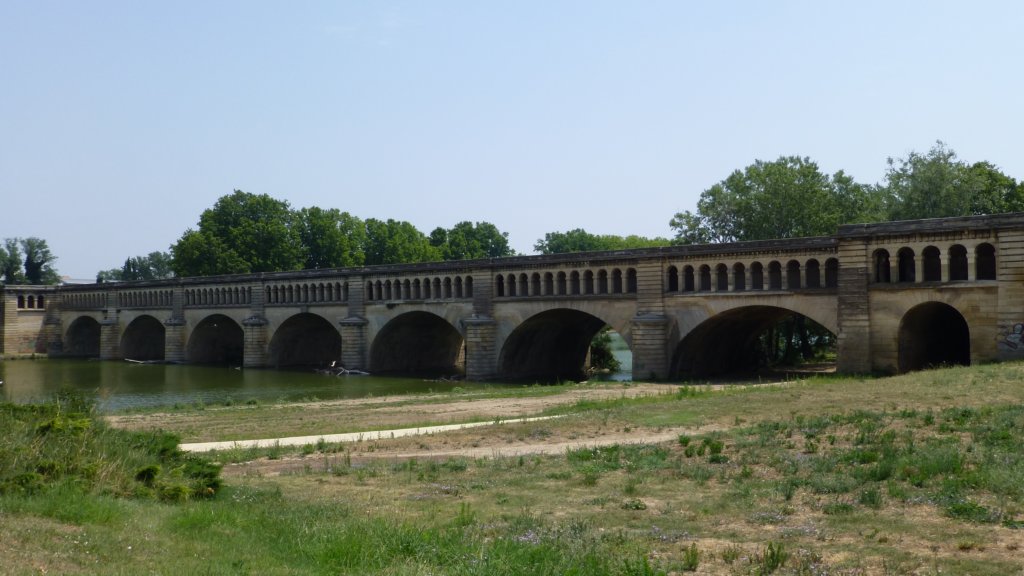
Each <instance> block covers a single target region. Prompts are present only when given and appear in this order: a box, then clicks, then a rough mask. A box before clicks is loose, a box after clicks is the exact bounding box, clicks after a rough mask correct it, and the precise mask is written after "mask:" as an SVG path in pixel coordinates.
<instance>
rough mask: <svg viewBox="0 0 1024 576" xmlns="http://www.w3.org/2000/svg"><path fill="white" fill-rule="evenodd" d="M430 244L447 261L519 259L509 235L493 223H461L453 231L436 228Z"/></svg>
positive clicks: (432, 233) (431, 235) (431, 234)
mask: <svg viewBox="0 0 1024 576" xmlns="http://www.w3.org/2000/svg"><path fill="white" fill-rule="evenodd" d="M430 244H431V245H432V246H434V247H435V248H437V249H438V250H439V251H440V253H441V258H442V259H443V260H472V259H475V258H503V257H505V256H515V250H513V249H512V248H511V247H509V245H508V232H501V231H499V230H498V228H497V226H495V225H494V224H491V223H490V222H477V223H476V224H474V223H472V222H468V221H466V222H459V223H458V224H456V225H455V226H453V227H452V228H451V229H450V230H446V229H444V228H440V227H438V228H435V229H434V231H433V232H431V233H430Z"/></svg>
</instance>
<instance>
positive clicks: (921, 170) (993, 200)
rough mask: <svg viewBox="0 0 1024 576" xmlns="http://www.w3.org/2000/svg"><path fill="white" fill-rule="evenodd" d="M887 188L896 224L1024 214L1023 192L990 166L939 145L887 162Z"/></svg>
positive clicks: (891, 213) (885, 188)
mask: <svg viewBox="0 0 1024 576" xmlns="http://www.w3.org/2000/svg"><path fill="white" fill-rule="evenodd" d="M888 164H889V169H888V171H887V172H886V175H885V184H884V185H883V187H884V190H885V193H886V196H887V200H888V204H889V217H890V219H892V220H915V219H920V218H942V217H948V216H969V215H974V214H995V213H999V212H1011V211H1016V210H1022V209H1024V187H1022V186H1021V185H1020V184H1018V183H1017V181H1016V180H1014V179H1013V178H1011V177H1009V176H1007V175H1005V174H1003V173H1002V172H1000V171H999V170H998V169H997V168H996V167H995V166H994V165H992V164H990V163H988V162H978V163H975V164H973V165H970V164H967V163H966V162H963V161H962V160H959V159H958V158H957V155H956V152H955V151H953V150H952V149H951V148H948V147H947V146H946V145H945V143H943V142H941V141H939V142H936V143H935V145H934V146H932V148H931V149H930V150H929V151H928V152H927V153H925V154H919V153H917V152H911V153H910V154H908V155H907V157H906V158H900V159H893V158H889V159H888Z"/></svg>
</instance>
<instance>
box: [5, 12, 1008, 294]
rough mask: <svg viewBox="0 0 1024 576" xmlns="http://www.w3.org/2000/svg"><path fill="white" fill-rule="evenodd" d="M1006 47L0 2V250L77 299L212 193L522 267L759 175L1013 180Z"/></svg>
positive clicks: (851, 23) (648, 226)
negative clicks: (538, 250)
mask: <svg viewBox="0 0 1024 576" xmlns="http://www.w3.org/2000/svg"><path fill="white" fill-rule="evenodd" d="M1022 38H1024V3H1021V2H1017V1H1005V2H996V1H986V0H974V1H971V2H947V1H942V0H935V1H905V2H900V1H894V0H887V1H883V2H879V1H874V0H862V1H858V2H838V1H828V0H813V1H787V0H773V1H772V2H764V1H739V0H736V1H724V0H723V1H716V2H710V1H708V2H697V1H692V2H686V1H682V0H679V1H664V2H662V1H656V0H655V1H644V0H640V1H625V0H623V1H619V2H606V1H600V0H587V1H578V2H576V1H561V0H537V1H534V0H517V1H515V2H479V1H470V0H466V1H446V0H431V1H423V0H420V1H409V2H400V1H389V0H381V1H377V2H369V1H356V0H352V1H320V0H306V1H303V2H280V1H278V2H267V1H259V0H246V1H237V2H235V1H213V0H204V1H192V0H179V1H175V2H138V1H136V0H130V1H124V2H115V1H108V0H94V1H90V2H80V1H78V0H66V1H52V0H0V239H3V238H11V237H28V236H36V237H40V238H43V239H45V240H46V241H47V243H48V245H49V247H50V249H51V250H52V252H53V253H54V254H55V255H56V256H57V258H58V259H57V261H56V262H55V267H56V268H57V270H58V272H59V273H60V274H62V275H65V276H69V277H72V278H81V279H89V278H95V276H96V273H97V272H98V271H100V270H106V269H110V268H118V267H120V266H121V264H122V263H123V262H124V260H125V259H126V258H128V257H131V256H137V255H144V254H148V253H150V252H153V251H166V250H168V249H169V247H170V245H171V244H173V243H174V242H175V241H177V239H178V238H180V237H181V235H182V234H183V233H184V232H185V231H186V230H187V229H189V228H195V227H196V225H197V223H198V220H199V215H200V214H201V213H202V211H203V210H206V209H208V208H210V207H212V206H213V205H214V203H215V202H216V201H217V199H218V198H220V197H222V196H224V195H227V194H230V193H232V191H234V190H236V189H237V190H244V191H246V192H251V193H255V194H268V195H270V196H272V197H274V198H277V199H281V200H286V201H288V203H289V204H290V205H291V206H292V207H293V208H303V207H308V206H319V207H322V208H338V209H340V210H343V211H347V212H349V213H351V214H353V215H355V216H358V217H360V218H363V219H366V218H379V219H388V218H394V219H396V220H407V221H409V222H411V223H412V224H414V225H415V226H416V227H417V228H419V229H420V230H421V231H423V232H424V233H427V234H429V232H430V231H431V230H433V229H434V228H436V227H438V226H442V227H446V228H449V227H451V226H453V225H454V224H456V223H458V222H461V221H466V220H468V221H473V222H482V221H486V222H490V223H493V224H495V225H496V226H497V227H498V228H499V229H500V230H502V231H504V232H507V233H508V234H509V240H510V242H511V245H512V247H513V248H514V249H515V250H517V251H518V252H520V253H523V254H530V253H533V252H534V250H533V246H534V244H535V243H536V242H537V241H538V240H539V239H541V238H543V237H544V235H545V234H546V233H548V232H564V231H568V230H572V229H575V228H583V229H585V230H587V231H589V232H592V233H595V234H617V235H630V234H638V235H642V236H663V237H671V236H672V235H673V231H672V229H671V228H670V227H669V221H670V220H671V218H672V216H673V215H674V214H675V213H677V212H680V211H683V210H695V208H696V203H697V200H698V199H699V198H700V194H701V192H703V191H704V190H706V189H708V188H709V187H711V186H712V185H714V184H715V183H717V182H720V181H721V180H723V179H725V178H726V177H727V176H728V175H729V174H730V173H731V172H733V171H734V170H737V169H742V168H744V167H746V166H748V165H750V164H752V163H753V162H754V161H756V160H775V159H777V158H779V157H781V156H789V155H798V156H806V157H809V158H810V159H811V160H813V161H815V162H817V163H818V165H819V167H820V168H821V170H822V171H824V172H826V173H829V174H831V173H834V172H836V171H838V170H844V171H845V172H846V173H847V174H850V175H852V176H853V177H854V178H855V179H856V180H858V181H860V182H864V183H877V182H880V181H882V180H883V179H884V177H885V172H886V168H887V164H886V160H887V158H895V159H897V160H898V159H899V158H904V157H906V156H907V154H909V153H910V152H912V151H916V152H921V153H923V152H926V151H927V150H928V149H930V148H931V147H932V146H933V145H934V144H935V142H936V141H937V140H941V141H943V142H945V143H946V144H947V145H948V146H949V147H950V148H952V149H953V150H955V151H956V152H957V154H958V156H959V158H960V159H962V160H964V161H967V162H976V161H989V162H992V163H993V164H995V165H996V166H998V167H999V168H1000V169H1001V170H1002V171H1003V172H1005V173H1006V174H1008V175H1010V176H1012V177H1014V178H1016V179H1018V180H1020V179H1024V151H1022V146H1021V142H1022V136H1024V104H1022V103H1024V75H1022V70H1024V41H1022V40H1021V39H1022Z"/></svg>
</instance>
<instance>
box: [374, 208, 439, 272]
mask: <svg viewBox="0 0 1024 576" xmlns="http://www.w3.org/2000/svg"><path fill="white" fill-rule="evenodd" d="M365 224H366V243H365V244H364V247H363V253H364V254H365V258H366V260H365V263H366V264H367V265H370V266H372V265H374V264H406V263H415V262H434V261H437V260H440V259H441V251H440V250H438V249H437V248H436V247H434V246H432V245H431V244H430V239H429V238H427V237H426V235H424V234H423V233H422V232H420V231H419V230H417V229H416V227H415V226H413V225H412V224H410V223H408V222H404V221H402V222H400V221H398V220H392V219H390V218H389V219H388V220H387V222H384V221H381V220H377V219H376V218H370V219H369V220H366V223H365Z"/></svg>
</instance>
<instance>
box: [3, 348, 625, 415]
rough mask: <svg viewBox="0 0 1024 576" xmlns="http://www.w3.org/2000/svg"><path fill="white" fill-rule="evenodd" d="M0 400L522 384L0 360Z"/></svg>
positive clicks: (140, 400) (121, 399) (197, 400)
mask: <svg viewBox="0 0 1024 576" xmlns="http://www.w3.org/2000/svg"><path fill="white" fill-rule="evenodd" d="M613 352H614V353H615V354H616V356H617V357H618V358H619V359H620V361H621V362H622V363H623V369H622V371H621V372H619V373H616V374H606V375H602V376H601V377H600V379H604V380H628V379H629V370H630V367H631V360H632V356H631V354H630V352H629V349H628V348H626V349H625V350H622V349H616V350H614V351H613ZM0 382H3V385H2V386H0V400H3V401H7V402H15V403H19V404H21V403H29V402H40V401H46V400H50V399H52V398H53V397H54V396H55V394H56V393H57V392H58V391H60V390H61V389H64V388H70V389H74V390H79V391H83V392H86V393H89V394H95V396H96V400H97V405H98V408H99V409H100V410H101V411H104V412H117V411H122V410H132V409H145V408H155V407H160V406H168V407H170V406H174V405H198V404H203V405H207V404H220V405H224V404H245V403H253V402H257V403H265V402H279V401H285V402H288V401H301V400H314V399H318V400H336V399H343V398H364V397H367V396H383V395H392V394H413V393H425V392H431V391H433V392H445V391H449V390H452V389H453V388H456V387H459V388H462V389H466V390H470V389H479V388H484V387H488V386H510V385H515V386H522V385H523V384H522V382H519V383H516V384H502V383H495V382H487V383H482V382H467V381H450V382H449V381H438V380H425V379H422V378H390V377H384V376H341V377H336V376H325V375H321V374H316V373H313V372H312V371H308V370H307V371H299V370H296V371H288V370H262V369H258V370H257V369H253V370H241V369H238V368H227V367H216V366H197V365H181V364H133V363H129V362H119V361H100V360H9V361H0Z"/></svg>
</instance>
